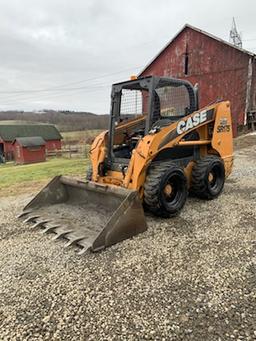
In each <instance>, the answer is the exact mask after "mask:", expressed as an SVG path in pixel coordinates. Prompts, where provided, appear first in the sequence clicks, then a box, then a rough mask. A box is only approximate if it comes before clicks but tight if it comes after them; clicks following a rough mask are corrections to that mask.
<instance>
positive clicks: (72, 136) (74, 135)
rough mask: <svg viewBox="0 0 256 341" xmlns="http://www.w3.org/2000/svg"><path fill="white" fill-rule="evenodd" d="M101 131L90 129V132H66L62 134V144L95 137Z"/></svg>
mask: <svg viewBox="0 0 256 341" xmlns="http://www.w3.org/2000/svg"><path fill="white" fill-rule="evenodd" d="M101 131H102V130H98V129H92V130H82V131H68V132H62V133H61V135H62V137H63V140H64V142H68V141H74V140H77V141H80V140H83V139H87V138H89V137H95V136H97V135H98V134H99V133H100V132H101Z"/></svg>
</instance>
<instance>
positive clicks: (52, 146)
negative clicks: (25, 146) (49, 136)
mask: <svg viewBox="0 0 256 341" xmlns="http://www.w3.org/2000/svg"><path fill="white" fill-rule="evenodd" d="M46 149H47V150H56V149H57V150H60V149H61V141H60V140H50V141H46Z"/></svg>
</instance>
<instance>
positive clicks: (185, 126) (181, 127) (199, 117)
mask: <svg viewBox="0 0 256 341" xmlns="http://www.w3.org/2000/svg"><path fill="white" fill-rule="evenodd" d="M206 120H207V111H206V110H204V111H201V112H197V113H195V115H193V116H191V117H189V118H188V119H187V120H186V121H183V120H182V121H179V123H178V125H177V133H178V134H179V135H180V134H183V133H185V132H186V131H188V130H189V129H192V128H194V127H196V126H198V125H199V124H201V123H203V122H205V121H206Z"/></svg>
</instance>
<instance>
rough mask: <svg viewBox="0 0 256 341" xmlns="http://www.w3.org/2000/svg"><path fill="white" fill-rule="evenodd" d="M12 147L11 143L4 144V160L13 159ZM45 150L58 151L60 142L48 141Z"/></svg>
mask: <svg viewBox="0 0 256 341" xmlns="http://www.w3.org/2000/svg"><path fill="white" fill-rule="evenodd" d="M14 148H15V147H14V145H13V144H12V142H6V141H5V142H4V153H5V157H6V160H7V161H8V160H13V159H14ZM46 149H47V150H60V149H61V141H60V140H50V141H46Z"/></svg>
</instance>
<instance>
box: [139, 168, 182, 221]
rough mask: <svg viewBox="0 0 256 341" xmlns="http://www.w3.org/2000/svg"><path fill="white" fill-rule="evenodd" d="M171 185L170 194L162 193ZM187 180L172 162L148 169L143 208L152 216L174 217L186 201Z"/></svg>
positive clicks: (180, 169)
mask: <svg viewBox="0 0 256 341" xmlns="http://www.w3.org/2000/svg"><path fill="white" fill-rule="evenodd" d="M168 184H170V185H171V188H172V190H171V194H170V195H167V194H165V192H164V189H165V188H166V186H167V185H168ZM187 195H188V190H187V179H186V176H185V174H184V171H183V169H182V168H180V167H179V166H178V165H176V164H175V163H174V162H162V163H161V164H157V165H152V166H150V167H149V170H148V174H147V177H146V181H145V183H144V203H145V207H146V208H147V209H148V210H149V211H151V212H152V213H153V214H155V215H157V216H160V217H163V218H169V217H173V216H176V215H177V214H178V213H179V212H180V210H181V209H182V208H183V206H184V204H185V202H186V200H187Z"/></svg>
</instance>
